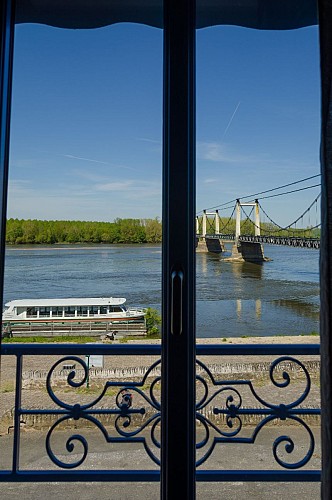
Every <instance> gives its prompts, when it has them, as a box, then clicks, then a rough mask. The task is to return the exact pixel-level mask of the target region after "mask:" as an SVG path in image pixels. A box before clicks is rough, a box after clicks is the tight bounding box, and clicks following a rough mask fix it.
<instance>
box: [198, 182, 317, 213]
mask: <svg viewBox="0 0 332 500" xmlns="http://www.w3.org/2000/svg"><path fill="white" fill-rule="evenodd" d="M320 175H321V174H316V175H311V176H310V177H305V178H304V179H299V180H298V181H294V182H290V183H288V184H283V185H282V186H277V187H275V188H271V189H267V190H265V191H260V192H259V193H254V194H249V195H247V196H242V197H237V198H234V199H233V200H229V201H227V202H226V203H221V204H219V205H215V206H213V207H209V208H207V209H206V210H214V209H216V208H221V207H224V206H226V205H229V204H230V203H234V202H236V200H237V199H242V200H245V199H247V198H254V197H257V196H259V195H261V194H266V193H271V192H273V191H278V190H279V189H283V188H286V187H289V186H294V185H295V184H300V183H301V182H306V181H309V180H311V179H315V178H316V177H320ZM317 186H320V184H316V185H315V186H309V187H307V188H302V189H299V191H301V190H304V189H310V188H312V187H317ZM296 191H297V190H295V191H289V192H286V193H280V194H279V195H275V196H281V195H283V194H289V193H291V192H296ZM265 198H267V197H265ZM261 199H263V198H261ZM228 208H230V207H228ZM201 212H203V210H200V211H199V212H198V213H197V215H198V214H200V213H201Z"/></svg>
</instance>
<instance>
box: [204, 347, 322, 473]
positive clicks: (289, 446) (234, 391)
mask: <svg viewBox="0 0 332 500" xmlns="http://www.w3.org/2000/svg"><path fill="white" fill-rule="evenodd" d="M285 363H286V364H287V366H288V368H289V367H290V365H292V364H293V366H296V367H297V368H298V369H300V370H301V372H302V374H303V375H304V389H303V391H302V393H301V394H300V395H299V396H298V397H297V398H296V399H295V400H294V401H291V402H289V403H287V404H283V403H280V404H275V403H270V402H269V401H267V400H265V399H263V398H262V397H261V396H260V395H259V394H258V392H257V391H256V390H255V388H254V385H253V383H252V382H251V381H250V380H232V381H223V380H221V381H217V380H215V378H214V376H213V374H212V373H211V371H210V370H209V369H208V368H207V366H206V365H205V364H204V363H202V362H201V361H199V360H198V361H197V364H198V366H199V367H200V371H201V372H202V373H204V375H205V376H204V377H203V376H202V373H201V374H199V375H197V377H196V379H197V382H198V384H201V392H202V388H203V395H202V397H201V399H200V401H198V403H197V405H196V418H197V420H198V421H199V422H200V423H201V424H202V427H203V431H204V437H203V439H201V441H200V442H198V443H197V445H196V448H197V449H202V450H203V456H201V457H200V458H199V459H198V460H197V466H200V465H202V464H203V463H204V462H205V461H206V460H207V459H208V458H209V457H210V455H211V454H212V452H213V450H214V448H215V446H216V445H217V444H218V443H243V444H253V443H254V442H255V441H256V438H257V436H258V435H259V433H260V431H261V430H262V429H263V428H264V427H266V425H267V424H269V423H271V422H273V421H276V420H277V419H279V420H281V421H285V420H288V421H292V422H296V423H297V424H299V425H300V426H301V427H302V428H303V429H304V430H305V431H306V433H307V436H308V439H309V445H308V449H307V451H306V453H305V454H304V456H303V457H302V458H301V459H300V460H296V461H293V462H291V461H288V460H286V459H285V458H282V457H281V451H282V449H284V451H285V452H286V453H287V454H288V455H291V454H292V453H293V452H294V450H295V443H294V440H293V439H292V438H291V437H290V436H285V435H282V436H279V437H278V438H276V439H275V441H274V442H273V444H272V452H273V456H274V459H275V461H276V462H277V463H278V464H279V465H280V466H281V467H283V468H285V469H298V468H301V467H303V466H304V465H306V464H307V463H308V462H309V460H310V459H311V457H312V455H313V452H314V447H315V440H314V436H313V433H312V431H311V429H310V427H309V426H308V425H307V423H306V422H304V420H303V418H301V417H303V416H305V415H308V414H319V413H320V411H319V409H303V408H300V405H301V404H302V403H303V402H304V401H305V399H306V398H307V396H308V394H309V392H310V387H311V380H310V375H309V372H308V370H307V368H306V367H305V366H304V364H303V363H302V362H301V361H299V360H297V359H295V358H293V357H290V356H282V357H280V358H278V359H276V360H275V361H273V362H272V363H271V365H270V369H269V378H270V381H271V382H272V384H273V385H274V386H275V387H276V388H279V389H284V388H286V387H289V385H290V384H291V381H292V380H291V375H290V374H289V372H288V371H287V370H286V369H284V370H283V371H282V373H281V378H282V380H278V379H277V376H276V373H277V371H278V369H279V368H281V367H282V365H283V364H285ZM240 387H242V388H243V387H246V388H247V390H249V393H250V395H251V399H254V400H255V401H256V402H258V403H259V407H251V408H244V407H243V401H242V399H243V398H242V397H241V394H240V392H239V388H240ZM211 388H214V392H213V393H212V394H211V395H210V392H211ZM223 395H224V396H225V401H224V404H223V405H221V404H218V405H217V404H216V401H217V399H218V401H219V400H220V397H221V396H223ZM211 404H212V405H213V414H214V415H223V416H224V417H225V425H226V429H221V427H220V426H219V425H217V424H215V423H214V422H212V420H211V418H209V417H208V416H206V415H205V414H204V411H203V410H204V409H206V408H207V407H208V405H211ZM244 415H260V416H261V421H260V422H259V424H258V425H257V426H256V427H255V429H254V431H253V432H252V434H251V436H249V437H245V436H244V437H243V436H242V435H241V430H242V427H243V416H244ZM212 431H214V436H213V437H212V436H211V434H212ZM209 442H210V444H209ZM204 448H205V449H204Z"/></svg>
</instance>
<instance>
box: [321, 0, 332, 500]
mask: <svg viewBox="0 0 332 500" xmlns="http://www.w3.org/2000/svg"><path fill="white" fill-rule="evenodd" d="M318 4H319V25H320V51H321V84H322V110H321V112H322V130H321V171H322V237H321V238H322V241H321V250H320V290H321V292H320V293H321V394H322V454H323V470H322V498H323V499H324V500H327V499H329V500H330V499H331V498H332V338H331V326H332V267H331V264H332V254H331V252H332V1H331V0H319V2H318Z"/></svg>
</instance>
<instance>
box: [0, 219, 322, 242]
mask: <svg viewBox="0 0 332 500" xmlns="http://www.w3.org/2000/svg"><path fill="white" fill-rule="evenodd" d="M199 228H200V230H201V229H202V220H201V219H200V220H199ZM214 231H215V226H214V220H212V219H211V220H209V219H208V221H207V232H208V234H214ZM220 232H222V233H224V234H234V233H235V219H231V220H229V219H227V218H225V219H224V218H221V219H220ZM254 232H255V226H254V224H253V223H252V222H250V221H249V220H246V221H242V222H241V234H247V235H253V234H254ZM261 234H262V235H269V234H276V235H279V236H298V237H304V236H305V237H307V238H319V237H320V229H318V228H310V227H307V228H305V229H290V230H285V231H280V228H278V227H277V226H274V225H273V224H272V223H261ZM161 238H162V224H161V221H160V220H159V219H158V218H155V219H115V220H114V221H113V222H87V221H64V220H51V221H45V220H36V219H33V220H32V219H27V220H25V219H8V220H7V230H6V243H7V244H9V245H20V244H29V245H31V244H54V243H160V242H161Z"/></svg>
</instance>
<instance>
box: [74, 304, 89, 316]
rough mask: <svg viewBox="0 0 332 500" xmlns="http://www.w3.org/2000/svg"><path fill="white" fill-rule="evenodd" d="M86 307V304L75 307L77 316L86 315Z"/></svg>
mask: <svg viewBox="0 0 332 500" xmlns="http://www.w3.org/2000/svg"><path fill="white" fill-rule="evenodd" d="M88 309H89V308H88V307H87V306H83V307H82V306H80V307H77V316H87V315H88Z"/></svg>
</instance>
